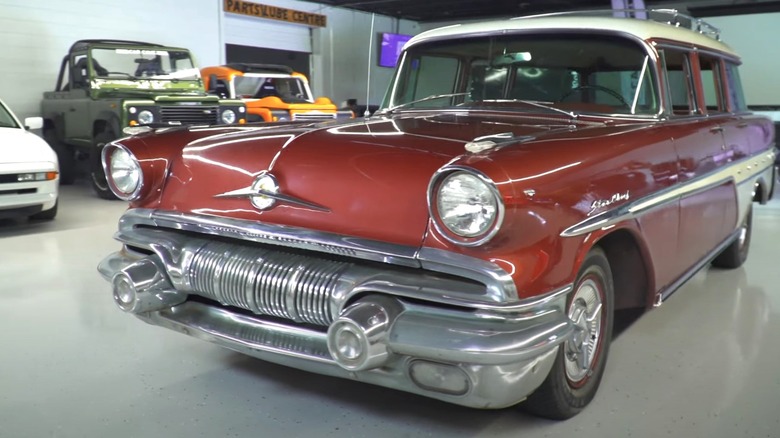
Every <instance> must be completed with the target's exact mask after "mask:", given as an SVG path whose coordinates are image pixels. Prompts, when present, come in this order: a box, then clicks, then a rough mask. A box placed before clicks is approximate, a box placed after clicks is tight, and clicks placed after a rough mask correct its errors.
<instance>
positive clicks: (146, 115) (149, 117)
mask: <svg viewBox="0 0 780 438" xmlns="http://www.w3.org/2000/svg"><path fill="white" fill-rule="evenodd" d="M152 122H154V114H152V112H151V111H149V110H143V111H141V112H140V113H138V123H140V124H142V125H149V124H151V123H152Z"/></svg>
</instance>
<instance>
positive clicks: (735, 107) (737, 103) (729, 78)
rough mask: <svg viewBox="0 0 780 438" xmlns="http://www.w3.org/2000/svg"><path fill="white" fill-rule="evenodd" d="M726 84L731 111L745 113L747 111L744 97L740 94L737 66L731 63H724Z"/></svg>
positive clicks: (740, 85) (740, 87)
mask: <svg viewBox="0 0 780 438" xmlns="http://www.w3.org/2000/svg"><path fill="white" fill-rule="evenodd" d="M726 84H727V85H728V87H727V92H728V96H729V100H731V109H732V111H735V112H738V111H745V110H747V104H746V103H745V95H744V93H743V92H742V82H741V81H740V80H739V70H737V65H736V64H734V63H732V62H727V63H726Z"/></svg>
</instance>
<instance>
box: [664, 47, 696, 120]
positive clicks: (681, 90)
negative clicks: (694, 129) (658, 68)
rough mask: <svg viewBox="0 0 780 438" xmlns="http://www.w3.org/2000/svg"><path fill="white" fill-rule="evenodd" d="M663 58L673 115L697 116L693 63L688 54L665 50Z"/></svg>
mask: <svg viewBox="0 0 780 438" xmlns="http://www.w3.org/2000/svg"><path fill="white" fill-rule="evenodd" d="M663 58H664V64H665V68H666V78H667V84H668V90H667V91H668V96H669V101H670V104H671V107H672V108H671V110H672V114H674V115H676V116H687V115H692V114H696V112H697V108H696V94H695V93H694V90H693V81H692V78H691V62H690V59H689V58H688V53H687V52H683V51H678V50H673V49H665V50H664V51H663Z"/></svg>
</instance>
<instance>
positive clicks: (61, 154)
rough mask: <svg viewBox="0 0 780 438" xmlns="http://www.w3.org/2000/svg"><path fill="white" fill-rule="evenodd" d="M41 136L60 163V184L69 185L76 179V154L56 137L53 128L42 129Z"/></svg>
mask: <svg viewBox="0 0 780 438" xmlns="http://www.w3.org/2000/svg"><path fill="white" fill-rule="evenodd" d="M43 138H44V140H46V143H49V146H50V147H51V148H52V150H54V153H55V154H57V161H59V164H60V184H62V185H70V184H73V181H75V180H76V156H75V153H74V152H73V148H71V147H70V146H68V145H66V144H65V143H62V142H61V141H59V139H57V133H56V132H54V130H53V129H51V128H49V129H44V130H43Z"/></svg>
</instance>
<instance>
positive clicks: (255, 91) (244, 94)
mask: <svg viewBox="0 0 780 438" xmlns="http://www.w3.org/2000/svg"><path fill="white" fill-rule="evenodd" d="M234 81H235V84H234V85H235V90H236V96H235V97H236V98H242V99H252V98H258V99H261V98H263V97H269V96H276V97H278V98H279V99H281V100H282V101H284V102H288V103H312V102H314V99H312V97H311V95H310V94H309V91H308V88H307V87H306V86H305V84H304V83H303V81H302V80H301V79H300V78H296V77H294V76H268V75H258V74H245V75H244V76H236V77H235V79H234Z"/></svg>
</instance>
